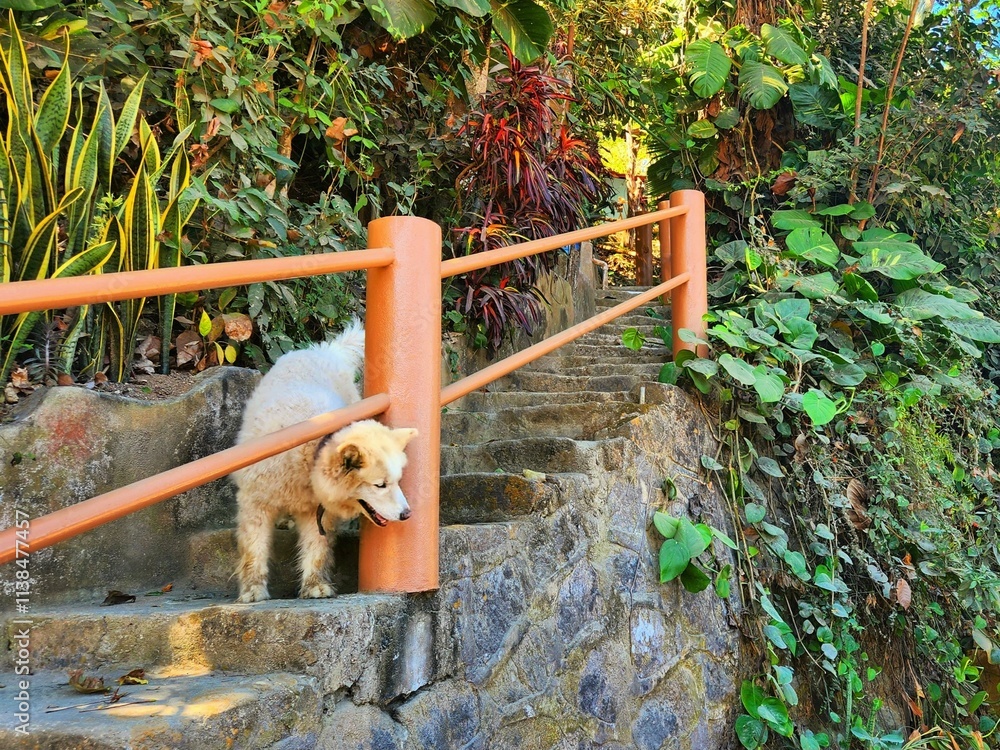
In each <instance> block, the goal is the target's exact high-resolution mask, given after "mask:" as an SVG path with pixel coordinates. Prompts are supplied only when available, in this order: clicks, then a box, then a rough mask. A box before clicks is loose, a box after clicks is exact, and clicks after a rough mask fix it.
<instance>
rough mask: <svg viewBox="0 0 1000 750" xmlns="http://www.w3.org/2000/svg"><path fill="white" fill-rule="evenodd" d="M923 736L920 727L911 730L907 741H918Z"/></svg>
mask: <svg viewBox="0 0 1000 750" xmlns="http://www.w3.org/2000/svg"><path fill="white" fill-rule="evenodd" d="M922 736H923V735H922V734H921V732H920V730H919V729H914V730H913V731H912V732H910V736H909V737H907V738H906V741H907V743H909V742H916V741H917V740H919V739H920V738H921V737H922Z"/></svg>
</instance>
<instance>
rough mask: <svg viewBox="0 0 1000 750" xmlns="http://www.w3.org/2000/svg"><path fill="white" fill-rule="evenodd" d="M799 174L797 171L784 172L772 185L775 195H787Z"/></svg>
mask: <svg viewBox="0 0 1000 750" xmlns="http://www.w3.org/2000/svg"><path fill="white" fill-rule="evenodd" d="M797 179H798V174H796V173H795V172H782V173H781V174H779V175H778V177H777V178H776V179H775V180H774V183H773V184H772V185H771V192H772V193H774V194H775V195H785V194H786V193H788V191H789V190H791V189H792V188H793V187H794V186H795V181H796V180H797Z"/></svg>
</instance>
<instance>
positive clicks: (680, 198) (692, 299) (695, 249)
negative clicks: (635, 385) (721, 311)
mask: <svg viewBox="0 0 1000 750" xmlns="http://www.w3.org/2000/svg"><path fill="white" fill-rule="evenodd" d="M670 205H671V206H673V207H678V206H683V207H685V208H686V209H687V213H685V214H684V215H683V216H681V217H679V219H678V220H677V222H676V223H675V224H674V225H673V226H672V227H671V230H670V231H671V238H670V239H671V241H672V242H671V259H670V265H671V269H672V272H673V275H674V276H679V275H680V274H682V273H684V272H685V271H686V272H687V273H689V274H690V275H691V276H690V278H689V279H688V282H687V283H686V284H682V285H681V286H678V287H675V288H674V290H673V295H672V303H671V317H672V319H673V328H674V357H676V356H677V355H678V354H679V353H680V351H681V350H682V349H690V350H692V351H695V352H696V353H697V354H698V355H699V356H705V353H706V348H705V347H704V346H698V347H695V346H694V345H692V344H686V343H684V342H683V341H681V339H680V336H679V333H680V330H681V329H682V328H687V329H688V330H690V331H693V332H694V333H695V335H697V336H699V337H704V335H705V320H704V316H705V313H707V312H708V268H707V266H708V259H707V252H706V249H705V195H704V194H703V193H701V192H699V191H698V190H678V191H676V192H674V193H671V194H670Z"/></svg>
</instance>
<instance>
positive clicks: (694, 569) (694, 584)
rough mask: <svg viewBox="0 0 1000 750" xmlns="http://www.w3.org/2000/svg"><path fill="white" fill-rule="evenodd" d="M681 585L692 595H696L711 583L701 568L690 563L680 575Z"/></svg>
mask: <svg viewBox="0 0 1000 750" xmlns="http://www.w3.org/2000/svg"><path fill="white" fill-rule="evenodd" d="M681 584H682V585H683V586H684V588H685V589H687V590H688V591H689V592H691V593H692V594H697V593H699V592H701V591H704V590H705V589H707V588H708V587H709V586H710V585H711V584H712V581H711V579H710V578H709V577H708V576H707V575H705V573H704V571H702V569H701V568H699V567H698V566H697V565H695V564H694V563H690V564H689V565H688V566H687V567H686V568H684V572H683V573H681Z"/></svg>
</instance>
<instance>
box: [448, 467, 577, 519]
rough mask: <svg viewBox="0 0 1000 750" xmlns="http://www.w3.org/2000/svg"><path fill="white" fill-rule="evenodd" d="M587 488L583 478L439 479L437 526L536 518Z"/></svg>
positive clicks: (484, 475) (482, 475) (497, 475)
mask: <svg viewBox="0 0 1000 750" xmlns="http://www.w3.org/2000/svg"><path fill="white" fill-rule="evenodd" d="M589 484H590V478H589V477H588V476H587V475H586V474H546V475H545V476H544V478H541V477H536V478H528V477H525V476H524V475H523V474H508V473H502V472H470V473H462V474H449V475H446V476H443V477H441V523H442V524H445V525H451V524H478V523H496V522H501V521H509V520H512V519H515V518H517V517H519V516H531V517H540V516H543V515H547V514H549V513H551V512H552V511H553V510H555V509H556V508H558V507H559V506H561V505H564V504H565V503H566V502H568V501H569V498H571V497H573V495H574V493H579V492H581V491H583V490H585V488H586V487H587V486H588V485H589Z"/></svg>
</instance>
